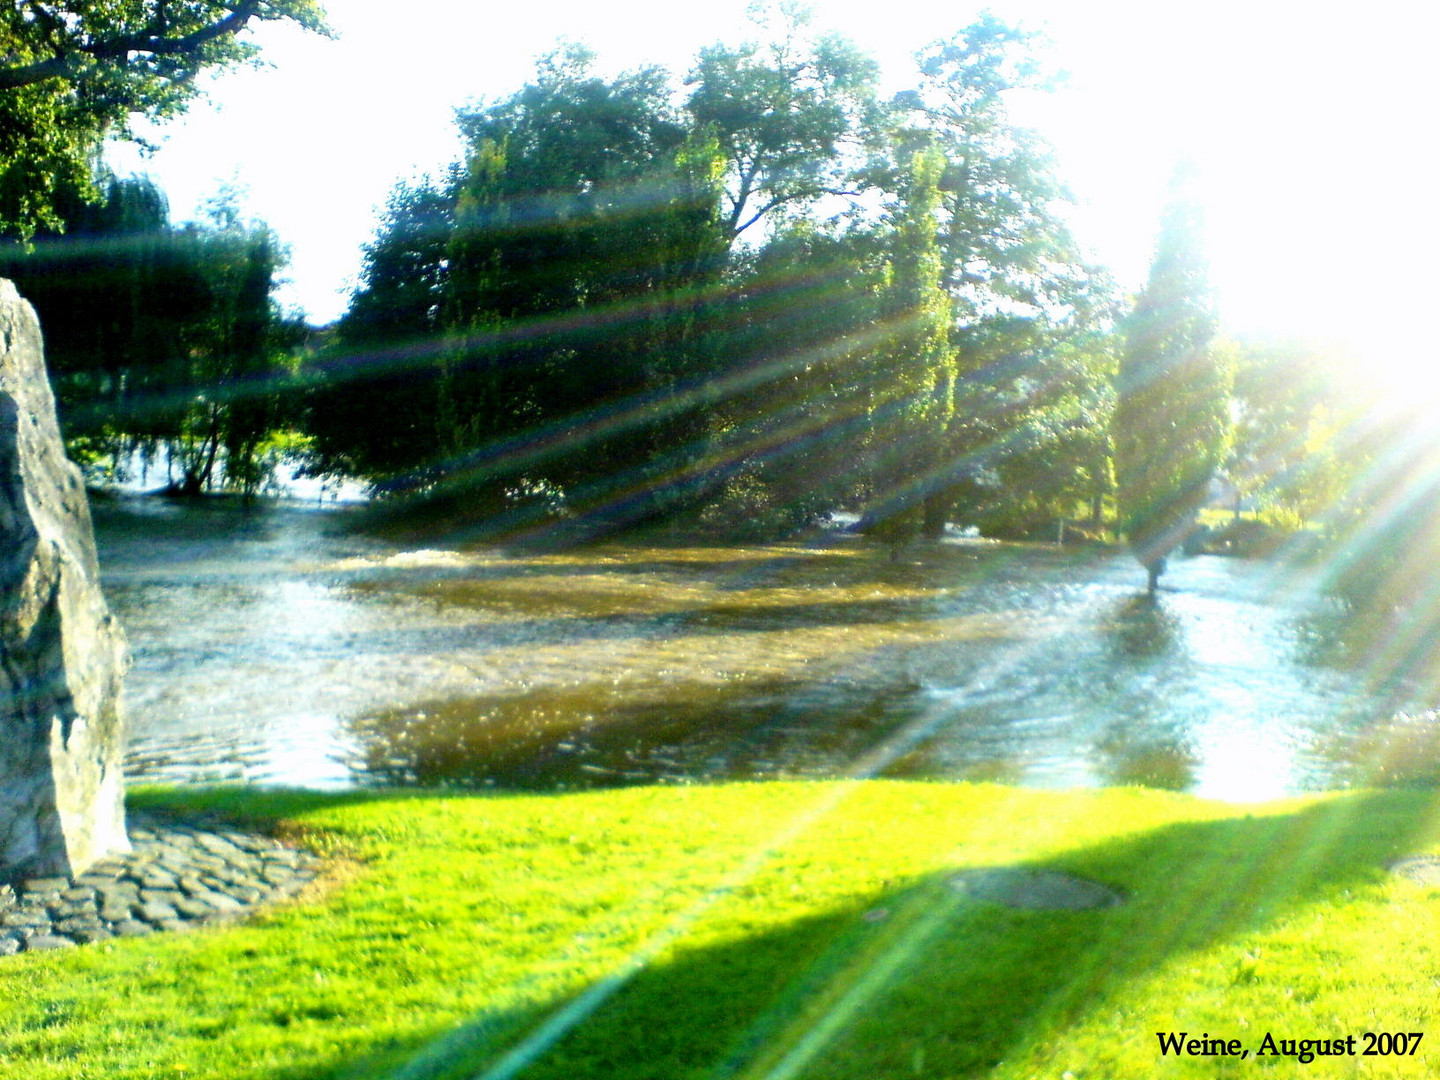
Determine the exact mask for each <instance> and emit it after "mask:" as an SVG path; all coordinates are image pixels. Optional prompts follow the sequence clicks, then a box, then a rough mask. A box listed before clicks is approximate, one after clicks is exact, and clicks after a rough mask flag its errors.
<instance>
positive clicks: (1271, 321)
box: [113, 0, 1440, 366]
mask: <svg viewBox="0 0 1440 1080" xmlns="http://www.w3.org/2000/svg"><path fill="white" fill-rule="evenodd" d="M745 6H746V4H745V0H708V2H706V3H703V4H694V5H681V4H675V3H673V2H667V3H662V2H659V0H616V2H612V3H609V4H592V3H579V2H574V0H533V2H531V3H522V4H508V5H503V6H502V5H491V4H476V3H472V2H468V0H406V2H405V3H403V4H396V3H389V2H384V0H330V3H329V4H328V10H329V13H330V21H331V24H332V26H333V27H334V29H335V31H336V32H337V37H336V39H335V40H326V39H324V38H320V37H317V36H315V35H311V34H305V33H303V32H300V31H297V30H293V29H289V28H286V27H276V26H267V27H263V28H261V30H259V31H258V34H257V40H259V41H260V42H261V44H262V45H263V47H264V51H265V57H266V59H267V60H268V61H269V63H270V65H271V66H269V67H267V68H263V69H260V70H253V71H240V72H233V73H229V74H226V75H223V76H220V77H218V78H215V79H212V80H210V81H209V82H208V83H207V88H208V91H209V98H208V100H207V101H206V102H201V103H197V104H196V106H195V107H194V108H193V109H192V110H191V112H190V114H189V115H188V116H187V117H185V118H182V119H180V120H177V121H173V122H171V123H169V124H166V125H163V126H161V127H159V128H157V129H155V130H154V135H155V136H157V137H158V138H159V140H160V142H161V149H160V150H159V152H158V153H157V154H156V155H155V156H153V157H152V158H149V159H148V160H146V161H143V162H142V161H138V160H137V159H136V158H135V155H134V154H133V152H129V151H120V152H117V153H115V154H114V155H113V160H114V161H115V162H116V163H117V165H118V166H119V167H120V168H121V169H122V171H132V170H134V171H146V172H149V173H150V174H151V175H152V176H154V177H155V178H156V179H157V180H158V181H159V182H160V183H161V185H162V186H163V187H164V188H165V190H166V191H167V192H168V193H169V195H170V198H171V204H172V210H173V213H174V216H175V217H176V218H177V220H183V219H185V218H187V217H190V216H193V215H194V214H195V213H197V209H198V207H200V206H202V205H203V203H204V202H205V200H206V199H208V198H210V197H211V196H213V195H214V194H215V192H216V191H217V190H218V189H219V187H220V186H221V185H222V184H224V183H227V182H232V181H233V182H236V183H237V184H238V185H239V186H240V188H241V189H242V190H243V191H244V192H245V198H244V200H243V205H244V208H245V209H246V211H247V212H248V213H249V214H251V215H253V216H255V217H258V218H260V219H262V220H264V221H266V222H268V223H269V224H270V226H271V227H272V228H274V229H275V231H276V232H277V233H278V234H279V236H280V238H281V239H282V241H284V242H285V243H287V244H288V245H289V247H290V251H291V266H290V269H289V277H290V278H291V282H290V284H289V285H288V286H287V288H286V291H285V293H284V294H283V299H284V300H285V302H286V303H288V304H290V305H293V306H297V307H300V308H302V309H303V310H305V311H306V312H307V314H308V315H309V316H310V318H311V319H312V320H313V321H328V320H330V319H333V318H335V317H336V316H337V315H339V314H340V313H341V312H342V311H343V309H344V307H345V304H346V300H347V296H348V293H349V291H350V289H351V288H352V287H353V285H354V283H355V279H356V275H357V273H358V270H359V266H360V262H359V259H360V246H361V244H363V243H364V242H365V241H366V240H367V239H368V238H369V237H370V236H371V235H373V232H374V229H375V223H376V212H377V210H378V208H380V207H381V206H383V204H384V201H385V198H386V195H387V193H388V192H389V190H390V188H391V187H392V185H393V184H394V183H395V182H396V181H398V180H402V179H405V178H408V177H411V176H414V175H416V174H419V173H424V172H437V171H438V170H440V169H441V168H443V167H444V165H445V164H446V163H447V162H448V161H450V160H451V159H453V158H454V157H455V156H456V155H457V154H458V152H459V144H458V141H457V139H456V137H455V135H454V128H453V124H452V110H453V109H454V107H455V106H457V105H460V104H463V103H465V102H467V101H475V100H494V99H496V98H499V97H503V96H505V95H507V94H509V93H511V92H513V91H514V90H516V89H518V88H519V87H520V86H522V85H523V84H524V83H525V82H526V81H527V80H528V79H529V77H530V75H531V72H532V71H533V64H534V60H535V58H536V57H537V56H538V55H540V54H542V53H544V52H546V51H548V50H549V49H550V48H551V47H553V45H554V43H555V42H556V40H557V39H558V38H560V37H562V36H563V37H569V38H572V39H575V40H579V41H583V42H585V43H587V44H589V45H590V46H591V47H592V48H594V49H595V50H596V51H597V52H598V53H599V54H600V59H601V62H602V65H603V66H604V67H605V68H606V69H609V70H620V69H624V68H630V67H634V66H638V65H640V64H642V63H646V62H656V63H660V64H662V65H664V66H666V67H669V68H670V69H671V70H672V71H674V72H676V73H677V75H683V74H684V72H685V71H686V70H687V69H688V67H689V66H690V63H691V61H692V59H693V57H694V55H695V53H696V51H697V50H698V49H699V48H700V47H701V46H703V45H706V44H711V43H713V42H715V41H717V40H725V41H732V42H734V41H740V40H743V39H744V38H745V37H746V36H747V34H748V32H749V31H748V24H747V20H746V16H745ZM984 7H988V8H989V9H990V10H993V11H994V12H996V13H997V14H998V15H1000V16H1001V17H1003V18H1005V19H1007V20H1008V21H1011V22H1017V23H1020V24H1021V25H1024V26H1027V27H1029V28H1032V29H1037V30H1040V31H1042V32H1044V33H1045V34H1046V35H1047V37H1048V38H1049V40H1050V46H1049V49H1048V52H1047V54H1046V56H1047V60H1048V66H1049V67H1051V68H1052V69H1055V70H1060V71H1063V72H1065V73H1066V74H1067V76H1068V78H1067V80H1066V82H1065V83H1064V84H1063V85H1062V86H1061V87H1060V88H1059V89H1058V90H1056V91H1055V92H1053V93H1051V94H1049V95H1046V96H1045V97H1043V98H1040V97H1031V98H1027V99H1026V100H1022V101H1019V102H1017V103H1016V115H1017V117H1018V118H1020V119H1021V120H1023V121H1024V122H1025V123H1027V124H1028V125H1029V126H1031V127H1034V128H1036V129H1037V130H1039V131H1040V132H1041V134H1042V135H1044V136H1045V137H1046V139H1047V140H1048V141H1049V142H1050V143H1051V145H1052V146H1053V147H1054V148H1055V150H1056V152H1057V155H1058V160H1059V165H1060V172H1061V175H1062V176H1063V177H1064V178H1065V179H1066V180H1067V181H1068V183H1069V185H1070V187H1071V189H1072V191H1073V192H1074V194H1075V196H1076V198H1077V200H1078V205H1077V207H1076V208H1075V210H1074V213H1073V220H1074V225H1075V228H1076V231H1077V233H1078V235H1079V236H1080V238H1081V239H1082V241H1084V242H1085V243H1086V244H1087V245H1088V246H1089V247H1090V249H1091V250H1092V251H1093V253H1094V254H1095V256H1096V257H1097V258H1098V259H1099V260H1100V261H1101V262H1102V263H1104V264H1106V265H1108V266H1109V267H1111V269H1112V271H1113V272H1114V273H1115V274H1116V275H1117V277H1118V278H1119V280H1120V281H1121V282H1122V283H1123V284H1124V285H1126V286H1127V287H1130V288H1137V287H1138V286H1139V285H1140V284H1141V283H1142V282H1143V280H1144V274H1145V270H1146V267H1147V265H1148V262H1149V257H1150V251H1151V246H1152V243H1153V240H1154V233H1155V230H1156V226H1157V217H1158V213H1159V208H1160V204H1161V201H1162V200H1163V197H1164V189H1165V184H1166V181H1167V179H1168V177H1169V175H1170V172H1171V170H1172V168H1173V165H1174V163H1175V161H1176V160H1177V159H1178V158H1179V157H1181V156H1188V157H1190V158H1192V159H1194V160H1195V161H1197V162H1198V163H1199V165H1200V167H1201V169H1202V172H1203V176H1204V178H1205V179H1204V182H1203V183H1204V190H1205V191H1206V193H1207V196H1206V197H1207V201H1208V204H1209V220H1210V229H1211V232H1210V251H1211V260H1212V266H1213V272H1214V277H1215V279H1216V283H1217V285H1218V286H1219V288H1220V291H1221V299H1222V304H1223V306H1224V313H1225V315H1226V317H1227V321H1228V322H1229V324H1230V325H1231V326H1232V327H1233V328H1236V329H1239V330H1242V331H1254V330H1267V331H1272V332H1279V333H1296V334H1331V335H1340V336H1343V337H1349V338H1352V339H1360V340H1362V344H1363V345H1364V346H1365V347H1366V351H1367V352H1371V353H1372V354H1374V355H1379V354H1384V355H1386V356H1395V355H1397V354H1398V353H1400V352H1406V353H1408V354H1409V356H1408V359H1410V360H1411V362H1413V361H1414V360H1415V356H1414V351H1415V350H1417V349H1422V350H1426V351H1427V352H1430V353H1433V351H1434V350H1433V345H1431V344H1430V343H1429V342H1428V340H1426V339H1425V338H1423V337H1422V336H1421V335H1420V331H1421V328H1420V327H1419V326H1418V323H1419V322H1420V320H1421V319H1422V313H1423V312H1424V311H1425V309H1426V307H1428V304H1429V302H1430V301H1431V298H1432V297H1434V295H1435V293H1436V285H1437V276H1440V275H1437V270H1436V266H1435V263H1434V256H1433V255H1432V252H1434V251H1435V250H1436V249H1437V240H1440V211H1437V209H1436V205H1435V201H1434V198H1433V195H1432V194H1431V193H1430V191H1429V190H1428V188H1429V187H1430V185H1429V183H1428V181H1429V179H1430V177H1431V175H1432V174H1431V172H1430V169H1429V165H1430V159H1431V156H1432V150H1431V142H1432V135H1431V133H1432V131H1433V129H1434V122H1433V119H1432V115H1433V114H1432V109H1431V103H1432V101H1433V99H1434V97H1435V92H1434V90H1433V88H1432V87H1431V86H1430V81H1431V77H1430V76H1429V75H1428V74H1427V69H1428V68H1429V66H1430V57H1429V56H1428V53H1429V50H1430V49H1431V47H1432V43H1433V41H1434V40H1435V36H1436V34H1435V32H1436V30H1437V27H1440V14H1437V13H1436V9H1433V8H1430V7H1429V6H1428V5H1427V6H1421V5H1415V4H1413V3H1405V4H1386V3H1380V4H1369V5H1364V6H1354V5H1346V6H1345V7H1344V8H1341V7H1340V6H1338V5H1310V6H1308V7H1306V6H1300V5H1296V4H1293V3H1290V2H1286V3H1275V2H1273V0H1255V2H1250V3H1232V2H1218V3H1209V4H1205V5H1198V4H1185V5H1181V4H1164V3H1154V2H1153V0H1151V2H1145V3H1131V2H1118V0H996V2H992V3H989V4H981V3H969V2H963V0H962V2H960V3H934V2H930V3H925V2H918V0H889V2H886V3H868V4H861V3H858V2H853V0H819V2H818V3H816V4H815V5H814V8H815V23H816V25H817V27H818V28H820V29H833V30H837V31H839V32H841V33H843V34H845V35H846V36H848V37H850V38H851V39H852V40H854V41H855V42H856V43H857V44H859V45H860V46H861V47H862V48H864V49H866V50H867V51H869V52H870V53H871V54H872V55H874V56H875V57H876V58H877V59H878V60H880V62H881V63H882V65H883V68H884V73H885V81H886V85H887V87H888V88H890V89H899V88H901V87H903V86H906V85H909V83H910V81H911V78H912V70H913V69H912V67H911V61H910V57H911V55H912V54H913V53H914V51H915V50H916V49H918V48H920V47H921V46H923V45H924V44H926V43H927V42H930V41H933V40H935V39H937V38H942V37H947V36H949V35H950V34H952V33H954V32H955V31H956V30H958V29H961V28H962V27H964V26H965V25H967V24H968V23H969V22H971V21H972V20H973V18H974V17H975V16H976V14H977V13H978V12H979V11H980V10H981V9H982V8H984ZM1437 366H1440V365H1437Z"/></svg>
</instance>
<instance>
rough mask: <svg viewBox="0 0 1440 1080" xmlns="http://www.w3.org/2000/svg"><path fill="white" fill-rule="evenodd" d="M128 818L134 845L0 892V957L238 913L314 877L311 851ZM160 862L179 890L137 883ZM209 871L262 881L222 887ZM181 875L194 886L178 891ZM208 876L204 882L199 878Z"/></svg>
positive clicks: (169, 928) (297, 888) (172, 927)
mask: <svg viewBox="0 0 1440 1080" xmlns="http://www.w3.org/2000/svg"><path fill="white" fill-rule="evenodd" d="M136 824H137V827H136V828H135V829H134V830H132V834H131V835H132V837H133V839H134V849H133V850H132V851H130V852H128V853H126V854H122V855H112V856H109V857H108V858H106V859H104V860H102V861H101V862H99V863H97V864H96V865H95V866H94V867H92V868H91V869H90V870H89V871H88V872H87V873H86V874H84V875H82V876H81V878H80V879H79V880H71V879H68V878H51V879H38V878H35V879H29V880H25V881H20V882H18V883H17V884H16V886H15V888H14V890H13V891H0V957H3V956H10V955H13V954H15V953H17V952H34V951H37V950H41V949H63V948H65V947H66V946H68V945H84V944H89V943H91V942H96V941H106V940H109V939H110V938H124V937H140V936H143V935H145V934H154V933H160V932H162V931H172V932H173V931H181V930H188V929H190V928H192V927H196V926H203V925H207V924H209V923H215V922H221V921H227V920H234V919H241V918H244V917H245V916H247V915H249V914H251V913H252V912H254V911H255V910H256V908H258V907H260V906H261V905H264V904H267V903H270V902H273V901H276V900H281V899H284V898H286V897H289V896H293V895H294V894H295V893H297V892H299V891H300V889H302V888H304V887H305V886H306V885H307V884H309V883H310V882H312V881H314V880H315V878H316V876H317V875H318V873H319V866H320V863H319V860H318V859H316V858H315V857H314V856H313V855H311V854H309V853H308V852H304V851H297V850H295V849H294V848H289V847H286V846H285V845H284V844H282V843H280V842H279V841H278V840H273V839H271V838H269V837H266V836H244V835H243V834H238V833H235V832H234V831H233V830H230V829H228V828H227V829H226V830H224V832H223V833H221V832H218V831H214V830H210V829H205V828H195V827H193V826H179V825H172V824H167V823H165V822H162V821H159V820H151V819H147V818H143V817H142V818H139V819H138V820H137V822H136ZM237 837H239V838H240V839H243V841H244V842H243V843H241V842H240V840H239V839H237ZM217 838H223V839H224V840H225V841H226V843H225V846H224V849H223V850H224V854H223V855H221V856H219V863H218V866H217V865H216V858H217V856H216V855H215V854H214V852H215V851H217V850H221V849H220V848H218V847H217V846H216V845H214V844H213V843H212V842H211V841H213V840H215V839H217ZM162 863H163V864H165V865H170V866H174V867H175V868H176V872H177V875H178V878H179V880H180V882H181V883H182V885H181V887H180V888H178V889H166V890H152V889H151V888H149V887H148V886H147V885H146V884H145V882H146V881H147V880H150V879H151V876H152V875H153V873H154V870H155V867H156V866H158V865H161V864H162ZM202 867H203V868H204V869H201V868H202ZM212 870H218V871H220V873H223V874H224V875H227V876H229V877H233V878H235V879H237V880H240V881H246V882H249V881H256V880H258V881H260V883H261V886H262V887H258V888H257V887H250V886H248V885H235V884H227V883H226V882H225V881H223V880H221V879H220V874H212V873H211V871H212ZM262 872H263V873H264V874H265V875H266V876H265V877H263V878H262V877H261V874H262ZM187 880H188V881H190V882H191V883H192V884H194V885H196V886H197V887H196V888H195V889H194V890H193V891H192V892H187V891H186V890H185V889H184V885H183V883H184V882H186V881H187ZM206 880H208V881H210V882H211V884H208V885H204V884H201V883H202V882H204V881H206ZM92 882H98V883H99V884H93V883H92Z"/></svg>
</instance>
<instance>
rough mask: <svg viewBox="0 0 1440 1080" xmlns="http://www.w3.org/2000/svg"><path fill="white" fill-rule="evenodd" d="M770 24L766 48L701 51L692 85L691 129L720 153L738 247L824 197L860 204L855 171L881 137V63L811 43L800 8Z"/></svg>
mask: <svg viewBox="0 0 1440 1080" xmlns="http://www.w3.org/2000/svg"><path fill="white" fill-rule="evenodd" d="M768 18H769V20H770V21H771V22H772V23H773V24H774V25H773V26H772V27H769V28H767V29H770V31H771V33H770V37H769V40H759V41H750V42H747V43H745V44H743V45H740V46H738V47H732V46H725V45H715V46H712V47H710V48H707V49H703V50H701V53H700V57H699V60H698V61H697V62H696V64H695V68H694V70H693V71H692V72H691V73H690V77H689V79H688V80H687V82H688V83H689V84H690V85H691V86H693V87H694V89H693V90H692V91H691V94H690V97H689V100H688V101H687V103H686V108H687V110H688V111H689V114H690V117H691V119H692V123H693V125H694V129H695V131H696V133H697V135H699V136H700V137H703V138H706V139H710V140H713V141H714V142H715V144H716V146H717V147H718V149H719V153H720V160H721V163H722V165H723V169H724V180H725V187H724V195H723V200H722V203H723V206H722V209H721V212H720V221H721V224H722V226H723V228H724V230H725V233H726V235H727V236H728V237H729V238H730V239H731V240H734V239H735V238H738V237H739V236H740V235H741V234H742V233H745V232H746V231H747V230H749V229H751V228H752V227H753V226H755V225H757V224H758V223H760V222H762V221H765V220H768V219H771V218H773V217H774V216H775V215H776V214H777V213H785V212H790V213H794V212H798V211H801V210H803V209H804V208H806V207H807V206H809V205H812V204H813V203H814V202H815V201H816V200H818V199H820V198H821V197H822V196H826V195H846V194H849V195H853V194H856V193H857V189H856V185H855V183H854V179H853V171H854V169H855V168H856V167H857V166H858V165H859V164H861V163H862V160H863V154H864V152H865V150H866V148H867V145H868V144H870V143H872V142H873V140H874V139H875V137H876V136H877V134H878V131H879V119H880V112H879V108H878V104H877V101H876V97H875V86H876V81H877V79H878V76H879V69H878V67H877V66H876V64H875V61H874V60H872V59H871V58H870V57H868V56H865V55H864V54H863V53H861V52H860V51H859V50H858V49H856V47H855V46H854V45H853V44H851V43H850V42H848V41H846V40H845V39H843V38H840V37H837V36H835V35H824V36H820V37H818V38H816V37H814V36H813V35H811V34H810V33H809V32H808V30H807V24H808V21H809V16H808V13H807V12H806V11H805V10H804V9H803V8H800V7H798V6H796V5H781V6H780V7H779V8H777V9H774V10H772V11H771V12H770V14H769V16H768ZM763 21H764V17H762V22H763Z"/></svg>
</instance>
